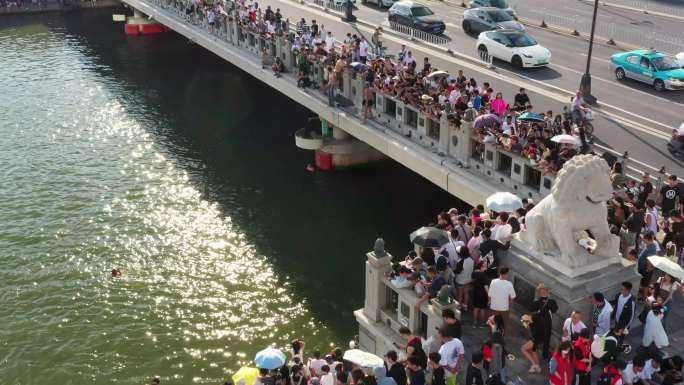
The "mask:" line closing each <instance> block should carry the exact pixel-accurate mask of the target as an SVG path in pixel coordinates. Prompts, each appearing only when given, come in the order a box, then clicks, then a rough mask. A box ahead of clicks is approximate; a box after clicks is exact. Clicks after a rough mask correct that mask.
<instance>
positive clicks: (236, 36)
mask: <svg viewBox="0 0 684 385" xmlns="http://www.w3.org/2000/svg"><path fill="white" fill-rule="evenodd" d="M239 17H240V16H239V15H238V13H237V10H235V9H234V10H233V20H232V22H231V26H230V28H231V33H230V35H231V41H232V43H233V45H235V46H238V47H239V46H240V31H239V28H240V27H239V25H238V18H239Z"/></svg>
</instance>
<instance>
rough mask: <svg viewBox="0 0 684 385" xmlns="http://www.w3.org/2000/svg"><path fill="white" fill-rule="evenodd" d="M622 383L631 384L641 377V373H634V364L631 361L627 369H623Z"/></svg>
mask: <svg viewBox="0 0 684 385" xmlns="http://www.w3.org/2000/svg"><path fill="white" fill-rule="evenodd" d="M621 374H622V383H624V384H626V385H629V384H633V383H634V381H636V380H638V379H639V378H640V375H641V373H634V366H633V365H632V363H631V362H630V363H629V364H628V365H627V367H626V368H625V370H623V371H622V373H621Z"/></svg>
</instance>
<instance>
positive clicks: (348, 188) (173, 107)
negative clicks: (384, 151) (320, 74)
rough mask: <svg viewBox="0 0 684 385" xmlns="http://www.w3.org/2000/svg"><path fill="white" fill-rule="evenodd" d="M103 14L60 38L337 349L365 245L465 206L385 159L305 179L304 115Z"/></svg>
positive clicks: (402, 245) (350, 327) (399, 242)
mask: <svg viewBox="0 0 684 385" xmlns="http://www.w3.org/2000/svg"><path fill="white" fill-rule="evenodd" d="M110 14H111V11H105V12H97V11H96V12H93V13H90V14H89V15H88V16H80V15H74V16H67V18H71V17H73V21H72V22H69V23H68V25H69V27H68V31H67V32H68V33H70V34H73V35H74V36H75V37H77V38H79V39H85V40H86V46H87V47H88V49H89V50H91V53H92V56H93V57H94V58H95V61H96V62H97V63H98V66H96V67H95V68H94V70H95V71H100V72H101V74H102V76H105V77H109V78H111V79H112V80H113V81H115V82H116V83H117V85H118V86H119V87H120V90H121V92H120V93H119V94H118V95H114V96H115V97H116V98H118V99H120V100H121V101H122V102H123V103H124V104H125V108H126V109H127V110H129V111H134V110H138V112H140V113H144V115H145V116H146V119H147V121H148V122H150V123H151V122H154V123H155V124H150V125H149V127H153V132H152V134H153V136H154V140H155V142H156V143H158V144H160V145H161V146H162V148H163V150H165V151H166V152H167V153H166V154H167V155H168V156H169V157H171V158H173V159H174V161H175V163H176V164H177V165H178V167H179V168H181V169H183V170H185V171H187V173H188V174H189V176H190V178H191V182H192V184H193V185H194V186H195V187H196V188H197V189H198V190H200V191H202V193H203V195H204V197H205V199H207V200H208V201H210V202H216V203H218V204H219V206H220V208H221V210H222V212H223V214H224V215H226V216H228V217H230V218H231V219H232V222H233V223H235V224H237V225H238V227H239V228H240V229H241V230H242V232H244V233H245V234H246V240H247V242H248V243H250V244H253V245H255V247H256V250H257V252H258V253H259V254H263V255H266V256H267V257H268V258H270V260H271V261H272V263H273V265H274V267H275V270H276V271H277V272H278V273H279V276H280V277H281V278H285V277H288V280H289V282H290V284H291V287H292V288H293V289H294V290H293V292H294V293H293V295H294V298H295V300H298V301H301V300H304V299H306V301H307V302H308V307H309V308H310V310H311V312H312V314H313V315H314V316H315V317H316V318H317V319H318V320H319V321H321V322H323V323H324V324H326V325H328V326H329V327H331V329H332V330H333V332H334V333H335V335H336V336H337V337H338V339H339V341H338V342H341V341H345V340H346V339H348V338H349V337H350V336H351V335H353V334H355V333H356V323H355V321H354V319H353V315H352V311H353V310H354V309H356V308H359V307H361V306H362V305H363V290H364V264H363V262H364V261H365V252H367V251H369V250H371V249H372V246H373V242H374V240H375V239H376V238H377V237H383V238H384V239H385V241H386V244H387V248H388V250H389V251H390V252H392V253H394V254H395V256H397V257H403V256H404V255H405V253H406V251H408V249H409V248H410V244H409V241H408V234H409V232H410V231H412V230H414V229H415V228H417V227H419V226H421V225H424V224H427V223H429V222H432V221H434V216H435V215H436V214H437V213H438V212H439V211H440V210H443V209H445V208H449V207H459V208H465V207H466V206H465V204H464V203H463V202H460V201H458V200H457V199H455V198H453V197H452V196H451V195H450V194H448V193H446V192H444V191H443V190H441V189H439V188H438V187H436V186H434V185H432V184H431V183H430V182H428V181H427V180H426V179H423V178H422V177H421V176H419V175H417V174H415V173H413V172H412V171H410V170H408V169H406V168H404V167H403V166H401V165H399V164H397V163H395V162H393V161H386V162H381V163H377V164H374V165H369V166H365V167H359V168H355V169H351V170H346V171H333V172H326V173H324V172H320V171H319V172H314V173H310V172H308V171H306V170H305V166H306V165H307V164H308V163H311V162H313V153H312V152H308V151H304V150H299V149H297V148H296V147H295V145H294V132H295V131H296V130H297V129H298V128H300V127H301V126H303V125H305V124H306V121H307V119H308V118H309V117H311V116H312V113H311V112H310V111H308V110H306V109H305V108H303V107H301V106H300V105H298V104H297V103H295V102H293V101H291V100H289V99H288V98H287V97H286V96H285V95H282V94H280V93H278V92H274V90H272V89H270V88H269V87H267V86H266V85H264V84H263V83H261V82H260V81H258V80H257V79H254V78H252V77H251V76H249V75H247V74H246V73H244V72H242V71H240V70H239V69H238V68H236V67H234V66H232V65H231V64H229V63H227V62H224V61H223V60H222V59H220V58H218V57H217V56H215V55H213V54H212V53H210V52H208V51H206V50H204V49H203V48H201V47H199V46H196V45H192V44H189V43H187V42H186V41H185V40H184V39H183V38H182V37H180V36H178V35H176V34H172V33H169V34H164V35H160V36H148V37H135V38H130V37H128V38H127V37H126V36H125V35H124V34H123V30H122V29H123V28H121V25H120V24H113V25H111V16H110ZM83 17H87V18H92V20H88V21H87V22H83V21H82V20H81V19H82V18H83ZM107 23H109V24H110V25H111V26H108V25H106V24H107ZM129 94H130V95H135V97H131V98H127V97H126V96H127V95H129ZM127 100H143V102H142V103H139V102H138V103H134V102H127ZM143 124H144V122H143Z"/></svg>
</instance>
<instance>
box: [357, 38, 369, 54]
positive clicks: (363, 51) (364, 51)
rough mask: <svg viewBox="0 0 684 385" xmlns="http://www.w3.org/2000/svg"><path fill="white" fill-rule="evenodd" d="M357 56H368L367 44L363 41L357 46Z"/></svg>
mask: <svg viewBox="0 0 684 385" xmlns="http://www.w3.org/2000/svg"><path fill="white" fill-rule="evenodd" d="M359 56H361V57H365V56H368V43H367V42H366V41H365V40H361V43H360V44H359Z"/></svg>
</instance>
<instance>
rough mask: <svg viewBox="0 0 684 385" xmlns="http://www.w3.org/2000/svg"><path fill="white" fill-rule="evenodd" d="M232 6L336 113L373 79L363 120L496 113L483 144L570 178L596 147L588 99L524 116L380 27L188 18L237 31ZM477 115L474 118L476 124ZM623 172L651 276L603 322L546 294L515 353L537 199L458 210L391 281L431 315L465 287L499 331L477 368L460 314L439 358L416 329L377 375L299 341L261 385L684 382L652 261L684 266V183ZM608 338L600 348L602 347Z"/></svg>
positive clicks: (600, 315)
mask: <svg viewBox="0 0 684 385" xmlns="http://www.w3.org/2000/svg"><path fill="white" fill-rule="evenodd" d="M231 11H234V12H235V14H237V15H238V21H239V23H240V25H241V26H243V27H245V28H247V29H249V30H251V31H255V32H258V33H260V34H261V36H262V37H264V38H266V39H270V38H272V37H273V36H276V35H283V34H285V33H287V36H288V39H289V41H290V43H291V49H292V52H293V54H294V57H295V64H296V69H295V71H296V76H297V80H298V82H297V83H298V86H300V87H303V88H306V87H316V86H317V84H315V82H312V81H311V74H312V64H313V63H318V64H322V67H323V83H324V88H325V91H326V93H327V94H328V96H329V101H330V104H331V105H333V106H334V105H335V94H336V93H338V92H340V90H341V88H342V87H343V85H342V81H341V80H342V74H343V73H344V71H354V75H355V76H362V77H363V79H364V81H365V82H364V83H365V86H364V91H363V111H362V113H363V117H364V119H366V118H367V117H368V116H369V114H370V110H371V109H372V106H373V102H374V96H373V93H375V92H381V93H384V94H387V95H390V96H392V97H395V98H397V99H400V100H402V101H403V102H404V103H406V104H407V105H409V106H413V107H414V108H416V109H418V110H420V111H422V112H423V113H424V114H426V115H428V116H431V117H434V118H435V119H440V118H441V116H442V115H443V114H447V118H448V120H449V121H450V122H451V124H453V125H456V126H458V125H461V124H462V122H463V119H464V118H475V119H477V117H480V116H484V115H493V116H494V117H495V119H492V120H491V123H488V124H486V125H484V126H480V127H477V128H474V131H473V136H474V137H477V138H478V139H479V142H480V143H481V144H485V143H497V144H499V145H501V146H503V147H504V148H506V149H507V150H508V151H511V152H513V153H517V154H519V155H522V156H525V157H527V158H529V159H530V160H532V161H533V162H534V163H536V164H538V165H539V168H540V169H541V170H542V171H543V172H544V173H549V174H553V173H555V172H557V171H558V170H559V169H560V168H561V167H562V166H563V164H564V162H565V161H567V160H568V159H570V158H571V157H572V156H573V155H575V154H577V153H580V152H584V151H586V150H587V138H586V137H585V134H584V132H583V129H582V127H581V126H580V127H578V130H575V129H574V128H573V123H578V122H579V121H580V120H581V114H582V111H583V110H584V106H583V102H582V94H581V93H580V92H578V93H577V94H576V95H575V98H574V99H573V101H572V104H571V106H570V107H569V108H568V109H567V110H566V111H563V112H562V113H559V114H554V113H553V111H544V112H540V113H539V114H537V115H538V116H539V117H540V118H538V119H534V120H525V119H523V118H522V117H521V116H522V115H523V114H525V113H531V112H534V107H533V104H532V102H531V100H530V98H529V96H528V95H527V93H526V91H525V89H523V88H521V89H520V90H519V92H518V93H517V94H516V95H515V96H514V97H513V100H512V103H511V102H509V101H507V100H506V99H505V98H504V96H503V93H502V92H500V91H497V90H496V89H495V88H494V87H493V86H492V85H491V84H489V83H487V82H482V83H479V82H478V81H477V80H476V79H474V78H468V77H467V76H466V75H465V74H464V72H463V71H462V70H459V71H458V72H457V73H456V74H455V75H450V74H448V73H446V72H444V71H439V70H438V69H437V68H435V67H434V66H433V65H432V63H430V60H429V58H427V57H425V58H423V60H422V61H420V62H421V64H418V61H417V60H416V58H415V57H414V55H413V53H412V52H411V51H410V50H407V49H406V47H404V46H402V48H401V50H400V51H399V52H398V54H397V55H396V56H394V55H385V54H384V51H383V50H382V48H381V44H380V39H379V35H380V32H379V31H376V33H375V34H374V35H373V36H372V39H371V41H370V42H369V41H368V40H367V39H366V37H365V36H363V35H356V34H351V33H349V34H347V35H346V36H345V37H343V40H342V41H338V40H337V39H336V38H335V36H333V33H332V32H331V31H327V30H326V29H325V26H324V25H320V24H318V23H317V22H316V20H311V22H310V23H308V22H307V21H306V20H305V19H304V18H302V19H300V20H299V21H298V22H297V23H296V26H295V28H294V30H293V31H291V28H289V25H288V23H287V20H285V19H284V18H283V15H282V14H281V13H280V10H279V9H276V10H275V11H274V10H272V9H271V8H270V7H267V8H266V10H264V11H263V14H262V12H261V11H260V8H259V5H258V4H257V3H256V2H247V1H245V0H238V1H236V2H228V3H226V2H225V0H190V2H189V3H187V14H188V17H189V18H190V19H192V20H193V22H203V23H207V24H208V25H209V26H210V27H211V28H217V29H218V30H220V29H221V28H225V27H226V26H225V23H226V20H227V16H228V15H229V14H230V13H231ZM260 17H261V18H260ZM272 69H273V71H274V74H275V75H276V76H280V74H281V73H282V72H283V71H284V70H285V66H284V65H283V63H282V61H281V59H280V58H276V59H275V60H274V63H273V65H272ZM469 113H470V114H473V116H467V114H469ZM560 134H566V135H570V136H576V137H577V138H578V141H577V143H578V144H577V145H560V144H558V143H555V142H552V141H551V138H552V137H553V136H555V135H560ZM620 167H621V164H620V163H619V162H616V163H615V165H614V166H613V169H612V171H611V175H610V178H611V182H612V183H613V186H614V187H615V188H616V191H617V192H616V194H615V196H614V198H613V199H612V200H611V201H610V202H609V207H610V209H609V218H608V221H609V223H610V224H611V226H612V228H613V231H614V233H615V234H617V235H619V236H620V239H621V251H622V253H623V256H625V257H626V258H633V259H634V260H636V261H637V267H638V272H639V273H640V274H641V276H642V280H641V283H640V285H639V286H640V287H639V288H633V287H632V284H631V283H630V282H623V283H622V286H621V287H622V289H621V292H620V293H618V294H617V295H616V296H615V297H613V298H607V297H606V296H605V295H604V293H601V292H595V293H593V294H592V295H591V298H590V301H591V303H592V311H591V313H589V314H583V313H582V312H581V311H579V310H574V311H572V313H571V314H567V315H565V316H566V317H564V318H565V321H564V322H563V324H562V325H555V324H554V322H553V314H555V313H557V312H558V310H559V308H558V305H557V304H556V303H555V301H554V300H553V299H552V298H551V295H550V291H551V290H552V289H553V288H547V287H545V286H543V285H539V286H538V287H537V290H536V298H535V300H534V302H533V304H532V306H531V307H530V308H529V309H528V312H527V313H526V314H524V315H523V316H522V318H521V320H520V321H521V324H522V325H523V328H524V330H525V341H524V343H523V344H522V345H521V346H516V347H512V346H508V344H507V342H506V341H507V339H508V340H509V341H510V336H511V334H513V328H514V327H513V326H512V322H511V320H510V317H511V316H510V310H511V306H512V305H513V301H514V300H515V298H516V292H515V289H514V287H513V284H512V283H511V281H510V280H509V269H508V268H507V267H505V266H501V262H500V261H501V253H504V252H505V251H506V250H507V248H508V247H509V246H510V241H511V239H512V237H513V235H514V234H515V233H517V232H519V231H521V229H523V228H524V226H525V214H526V212H528V211H529V210H530V209H531V208H532V207H533V206H534V203H533V202H532V201H531V200H529V199H525V200H523V207H522V208H520V209H518V210H517V211H515V212H512V213H505V212H502V213H495V212H491V211H488V210H486V209H485V208H484V207H483V206H477V207H475V208H473V209H472V210H470V211H469V212H467V213H459V212H458V210H456V209H451V210H449V211H448V212H443V213H440V214H439V215H438V216H437V218H436V222H435V223H434V226H435V227H437V228H440V229H443V230H445V231H447V232H448V234H449V242H448V243H447V244H445V245H443V246H442V247H441V248H438V249H433V248H423V249H422V250H421V251H420V252H419V253H416V252H411V253H409V254H408V256H407V257H406V258H405V259H404V260H403V261H397V263H396V264H395V266H394V268H393V271H392V274H391V277H390V278H391V282H392V284H393V285H395V286H396V287H398V288H407V289H408V288H410V289H412V290H415V291H416V293H417V295H418V296H419V301H418V303H417V305H416V306H418V307H420V306H421V305H422V304H423V303H424V302H426V301H428V300H430V299H432V298H435V297H436V296H437V295H438V293H439V292H440V289H442V287H444V286H445V285H449V286H452V287H453V288H454V289H453V292H452V293H450V294H451V295H452V296H453V297H454V298H455V299H457V300H458V302H459V304H460V310H461V312H462V314H464V315H468V316H469V317H470V319H472V325H471V326H472V327H473V328H486V329H487V330H488V333H487V334H488V338H487V339H486V340H485V341H481V343H480V344H478V345H476V346H472V345H471V346H470V347H469V348H470V349H472V351H470V352H468V353H469V356H470V358H469V360H468V361H469V362H467V363H466V351H465V347H464V344H463V343H462V340H461V338H462V331H463V325H462V324H461V321H459V320H458V319H457V318H456V315H455V314H454V313H453V311H451V310H445V311H444V313H443V318H444V324H443V325H442V327H441V328H440V329H439V332H438V334H439V338H440V342H441V346H440V348H439V349H438V351H431V352H430V351H426V348H424V347H423V342H424V341H422V339H421V337H420V336H417V335H415V334H413V333H412V331H411V330H409V329H408V328H405V327H403V328H401V329H400V330H399V332H400V335H401V337H402V340H403V341H404V343H403V344H400V345H398V346H397V350H396V351H395V350H392V351H388V352H386V354H385V356H384V359H385V360H386V367H383V368H376V369H375V370H374V371H373V372H372V373H370V372H368V371H364V370H363V369H361V368H355V367H354V366H353V365H350V364H349V363H348V362H345V361H344V360H343V359H342V357H343V352H342V350H341V349H334V350H333V351H331V352H330V353H329V354H325V355H322V354H320V353H319V352H314V355H313V357H311V358H310V359H309V360H305V359H304V355H303V343H302V342H301V341H299V340H297V341H294V342H293V352H292V360H291V361H290V363H289V364H287V365H285V366H283V367H282V368H280V369H278V370H270V371H269V370H266V369H263V370H261V374H260V376H259V377H258V379H257V381H256V384H257V385H276V384H277V385H303V384H307V385H350V384H351V385H360V384H363V385H408V384H410V385H424V384H430V385H454V384H455V383H456V381H457V378H461V380H462V381H463V380H464V381H465V382H466V385H485V384H486V385H497V384H505V383H506V381H507V375H506V362H507V361H508V360H509V358H510V354H511V352H514V351H519V352H520V353H521V354H522V355H523V356H524V357H525V358H526V359H527V360H528V361H529V364H530V365H529V374H530V375H540V373H542V367H544V368H545V370H544V372H545V373H548V374H547V375H548V382H549V383H550V384H552V385H570V384H571V383H573V384H577V385H588V384H590V383H591V373H592V368H594V367H600V368H601V370H600V374H599V376H598V378H597V379H596V380H597V381H596V382H597V383H598V384H599V385H632V384H641V385H655V384H658V385H672V384H676V383H679V382H681V380H682V378H681V369H682V358H681V357H679V356H673V357H669V358H663V354H662V351H661V349H662V348H664V347H666V346H668V345H669V340H668V335H667V333H666V319H667V315H668V314H669V313H670V312H671V311H672V307H673V306H675V304H674V302H675V301H674V300H673V298H674V296H675V295H676V293H679V292H681V286H680V284H679V282H678V281H677V280H676V279H675V278H674V277H672V276H671V275H668V274H664V273H662V272H659V271H657V270H656V269H655V268H654V266H652V265H651V264H650V263H649V261H648V259H647V257H648V256H651V255H656V254H664V255H668V256H671V257H672V258H673V259H675V260H677V261H678V262H679V263H681V248H682V246H684V222H683V221H682V210H681V204H682V203H684V189H683V188H681V186H680V185H679V183H678V181H677V178H676V177H674V176H673V177H671V179H670V180H669V182H668V184H667V185H665V186H663V187H662V189H661V190H660V191H655V189H654V187H653V185H652V184H651V178H650V176H649V175H648V174H646V175H644V177H643V180H642V181H641V183H637V182H635V181H629V180H628V179H627V178H626V177H625V175H624V172H623V170H621V169H620ZM659 208H660V209H659ZM635 319H638V320H639V321H641V324H643V325H644V326H643V327H644V332H643V338H642V340H641V341H640V342H641V343H640V346H639V347H638V348H637V349H636V354H635V355H634V356H633V358H632V359H631V360H630V361H629V362H626V361H625V359H626V357H627V356H628V354H629V353H630V350H631V346H629V345H628V344H626V343H625V339H626V336H627V335H629V330H630V328H634V327H636V326H635V324H636V322H634V320H635ZM554 329H557V330H558V332H559V334H560V335H561V336H562V337H561V342H560V343H558V344H557V345H556V346H552V344H551V337H552V332H553V330H554ZM596 342H599V344H598V345H599V346H600V348H599V349H598V350H597V349H592V344H593V343H596ZM461 374H462V375H461Z"/></svg>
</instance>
